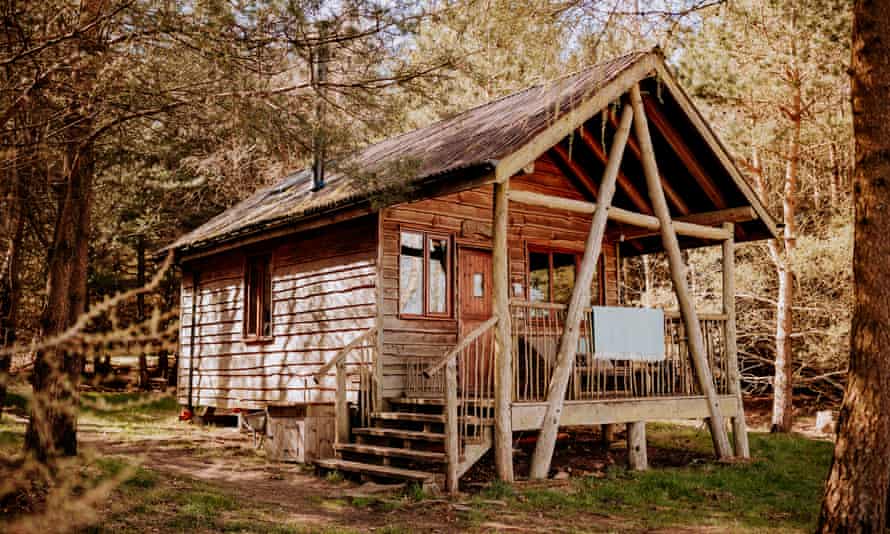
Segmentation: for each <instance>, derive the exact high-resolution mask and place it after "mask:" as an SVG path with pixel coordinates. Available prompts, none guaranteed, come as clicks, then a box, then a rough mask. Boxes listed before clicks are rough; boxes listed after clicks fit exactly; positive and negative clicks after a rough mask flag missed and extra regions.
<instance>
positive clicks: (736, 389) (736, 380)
mask: <svg viewBox="0 0 890 534" xmlns="http://www.w3.org/2000/svg"><path fill="white" fill-rule="evenodd" d="M723 228H724V229H725V230H726V231H727V232H729V234H730V236H733V234H734V232H733V230H734V226H733V224H732V223H725V224H724V225H723ZM723 314H724V315H726V324H725V328H726V331H725V332H724V337H725V340H726V365H727V368H728V369H729V392H730V393H731V394H733V395H735V397H736V402H738V405H739V411H738V412H737V413H736V415H735V416H734V417H733V418H732V437H733V445H734V447H735V455H736V456H738V457H740V458H750V457H751V450H750V448H749V446H748V428H747V425H746V424H745V407H744V405H743V404H742V377H741V369H740V368H739V352H738V346H737V345H736V325H735V239H734V238H733V237H730V238H729V239H726V240H724V241H723Z"/></svg>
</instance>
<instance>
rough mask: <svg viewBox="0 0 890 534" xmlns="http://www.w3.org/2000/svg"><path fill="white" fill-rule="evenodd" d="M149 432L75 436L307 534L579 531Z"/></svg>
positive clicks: (90, 428)
mask: <svg viewBox="0 0 890 534" xmlns="http://www.w3.org/2000/svg"><path fill="white" fill-rule="evenodd" d="M153 430H155V431H156V432H157V434H156V435H154V436H151V437H142V436H140V437H139V439H133V438H132V437H129V436H125V435H117V433H115V432H109V431H108V429H107V427H100V426H98V425H95V426H94V425H89V424H85V425H81V428H80V432H81V438H82V442H83V443H84V445H85V446H86V447H89V448H91V449H93V450H94V451H95V452H97V453H99V454H101V455H104V456H109V455H111V456H121V457H125V458H126V459H127V460H128V461H130V462H134V461H135V462H138V463H139V464H140V465H141V466H142V467H144V468H147V469H150V470H153V471H157V472H160V473H165V474H167V475H172V476H173V477H182V478H188V479H194V480H200V481H202V482H205V483H208V484H210V485H212V486H214V487H217V488H220V489H222V490H224V491H225V492H227V493H230V494H232V495H233V496H234V497H235V498H237V499H238V500H239V501H243V502H244V503H245V506H251V505H252V504H261V505H264V506H265V507H269V508H272V509H274V510H275V511H276V512H279V513H285V514H286V515H287V518H288V520H289V521H292V522H294V523H298V524H300V525H305V526H306V527H307V528H309V529H319V530H322V529H327V528H332V527H336V528H349V529H354V530H358V531H374V530H379V529H384V528H388V529H390V530H391V529H393V527H396V530H400V529H403V530H405V531H408V532H421V531H422V532H464V531H466V530H468V529H470V530H478V531H501V532H541V531H547V532H558V531H577V530H578V528H579V527H582V525H579V524H578V523H574V522H573V523H571V524H554V522H553V520H552V519H549V518H547V517H546V516H544V515H543V514H535V513H531V514H529V513H526V512H518V511H515V510H508V509H507V508H506V507H505V506H503V505H502V504H501V503H499V502H498V501H497V500H496V499H494V500H490V501H489V502H487V503H485V504H486V506H485V509H488V510H490V511H491V514H488V513H485V514H481V516H480V514H479V512H478V507H476V506H469V505H468V502H467V501H466V500H464V501H463V502H462V501H461V499H456V500H452V499H447V498H444V497H436V496H433V497H430V498H425V499H423V500H419V501H414V500H413V499H411V498H409V497H405V496H404V495H403V494H402V491H401V487H399V488H396V489H389V490H388V491H386V488H381V487H380V486H379V485H373V484H368V485H359V484H357V483H354V482H350V481H343V480H341V481H330V480H326V479H323V478H320V477H317V476H315V474H314V472H313V471H312V470H311V468H306V467H303V466H300V465H295V464H281V463H271V462H267V461H266V460H265V458H264V457H263V455H262V452H261V451H260V452H257V451H254V449H253V448H252V443H251V440H250V439H249V438H248V437H247V436H245V435H243V434H240V433H239V432H238V431H237V430H236V429H232V428H199V427H193V426H191V425H184V424H182V425H180V424H172V425H165V426H155V427H154V428H153ZM550 484H551V485H553V484H554V483H550ZM555 484H559V482H556V483H555ZM363 497H364V501H365V502H369V503H370V504H368V505H366V506H354V505H353V504H351V500H352V499H353V498H358V499H362V498H363ZM381 497H382V499H381ZM468 498H469V497H468ZM378 499H380V500H378ZM476 504H478V503H476ZM489 515H490V516H491V517H488V516H489ZM623 526H624V527H626V525H623V521H621V520H620V519H619V518H617V517H616V518H612V517H609V516H607V515H602V514H595V513H591V514H589V515H588V514H585V517H584V521H583V529H589V530H593V531H625V530H626V528H622V527H623Z"/></svg>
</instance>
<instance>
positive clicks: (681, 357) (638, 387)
mask: <svg viewBox="0 0 890 534" xmlns="http://www.w3.org/2000/svg"><path fill="white" fill-rule="evenodd" d="M510 313H511V319H512V321H511V324H512V336H513V364H514V366H513V400H514V402H542V401H545V400H546V399H547V388H548V386H549V384H550V378H551V376H552V373H553V369H554V367H555V365H556V354H557V351H558V350H559V341H560V337H561V335H562V330H563V325H564V324H565V315H566V306H564V305H562V304H547V303H531V302H526V301H517V300H514V301H511V304H510ZM699 319H700V322H701V324H702V332H703V334H704V338H705V345H706V347H707V351H708V362H709V365H710V367H711V371H712V373H713V375H714V381H715V384H716V387H717V392H718V393H720V394H726V393H728V392H729V372H728V371H729V369H728V367H727V358H726V342H725V339H726V338H725V323H726V316H725V315H722V314H699ZM664 335H665V359H664V360H663V361H660V362H643V361H627V360H599V359H596V358H595V357H594V351H593V348H594V342H593V319H592V310H591V309H589V308H588V309H587V310H585V312H584V317H583V319H582V322H581V336H580V339H579V341H578V352H577V355H576V357H575V364H574V366H573V369H572V374H571V376H570V378H569V385H568V389H567V391H566V400H592V399H616V398H635V397H671V396H687V395H701V392H700V388H699V386H698V382H697V380H696V379H695V375H694V371H693V367H692V363H691V360H690V356H689V348H688V346H687V336H686V332H685V328H684V326H683V322H682V320H681V318H680V315H679V313H678V312H670V311H666V312H665V325H664Z"/></svg>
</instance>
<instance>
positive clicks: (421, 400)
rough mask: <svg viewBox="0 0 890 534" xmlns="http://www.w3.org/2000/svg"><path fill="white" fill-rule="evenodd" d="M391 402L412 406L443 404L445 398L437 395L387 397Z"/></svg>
mask: <svg viewBox="0 0 890 534" xmlns="http://www.w3.org/2000/svg"><path fill="white" fill-rule="evenodd" d="M387 400H389V402H390V403H391V404H405V405H414V406H445V399H444V398H439V397H393V398H391V399H387Z"/></svg>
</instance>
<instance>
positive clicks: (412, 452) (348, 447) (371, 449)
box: [334, 443, 445, 463]
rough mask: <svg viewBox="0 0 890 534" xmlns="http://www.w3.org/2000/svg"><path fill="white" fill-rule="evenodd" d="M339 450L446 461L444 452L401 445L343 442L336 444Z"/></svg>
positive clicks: (387, 456)
mask: <svg viewBox="0 0 890 534" xmlns="http://www.w3.org/2000/svg"><path fill="white" fill-rule="evenodd" d="M334 450H335V451H337V452H341V453H342V452H347V453H353V454H367V455H373V456H380V457H384V458H408V459H411V460H417V461H426V462H437V463H439V462H444V461H445V453H444V452H433V451H423V450H417V449H405V448H401V447H383V446H380V445H365V444H363V443H341V444H336V445H334Z"/></svg>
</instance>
